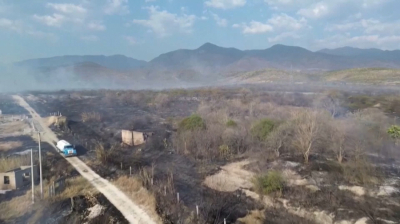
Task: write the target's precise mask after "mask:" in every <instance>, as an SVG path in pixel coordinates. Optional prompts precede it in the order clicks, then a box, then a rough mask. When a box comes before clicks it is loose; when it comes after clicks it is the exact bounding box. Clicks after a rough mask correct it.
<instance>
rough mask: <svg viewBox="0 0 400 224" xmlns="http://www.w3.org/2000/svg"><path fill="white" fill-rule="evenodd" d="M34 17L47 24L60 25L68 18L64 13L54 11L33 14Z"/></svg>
mask: <svg viewBox="0 0 400 224" xmlns="http://www.w3.org/2000/svg"><path fill="white" fill-rule="evenodd" d="M33 18H34V19H35V20H37V21H39V22H41V23H43V24H45V25H47V26H53V27H60V26H61V25H62V24H63V23H64V22H65V21H66V20H67V18H66V17H65V16H64V15H61V14H57V13H54V14H53V15H44V16H39V15H36V14H35V15H33Z"/></svg>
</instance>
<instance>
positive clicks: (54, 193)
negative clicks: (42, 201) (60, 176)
mask: <svg viewBox="0 0 400 224" xmlns="http://www.w3.org/2000/svg"><path fill="white" fill-rule="evenodd" d="M54 195H56V184H55V183H54V181H53V196H54Z"/></svg>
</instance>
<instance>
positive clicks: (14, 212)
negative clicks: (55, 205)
mask: <svg viewBox="0 0 400 224" xmlns="http://www.w3.org/2000/svg"><path fill="white" fill-rule="evenodd" d="M49 186H50V183H47V182H46V181H45V182H44V187H43V191H44V192H43V194H44V199H43V200H39V198H40V189H39V188H38V187H36V188H35V198H36V199H37V201H36V202H35V204H34V205H32V191H31V190H28V191H27V192H26V194H24V195H22V196H18V197H14V198H13V199H11V200H10V201H4V202H1V203H0V220H4V221H6V222H7V221H12V220H15V219H16V218H19V217H22V216H23V215H26V214H29V213H31V212H32V215H31V216H30V219H29V220H27V223H37V220H39V219H40V217H41V216H42V215H43V212H45V210H44V208H45V206H46V205H47V204H48V202H51V201H53V202H54V201H62V200H64V199H68V198H71V197H74V196H78V195H92V194H94V193H96V192H97V191H96V190H95V189H94V188H93V187H92V186H91V184H90V183H89V182H88V181H87V180H86V179H84V178H83V177H81V176H78V177H74V178H69V179H67V180H66V188H65V190H64V191H62V192H60V194H58V195H56V196H55V197H52V198H49V193H48V189H49Z"/></svg>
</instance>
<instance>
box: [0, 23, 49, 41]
mask: <svg viewBox="0 0 400 224" xmlns="http://www.w3.org/2000/svg"><path fill="white" fill-rule="evenodd" d="M1 28H4V29H8V30H11V31H14V32H17V33H19V34H23V35H25V34H27V35H29V36H33V37H36V38H47V39H49V40H50V41H56V40H57V36H56V35H54V34H53V33H46V32H42V31H39V30H37V29H34V28H32V27H30V26H27V25H25V24H24V23H23V22H21V21H19V20H10V19H5V18H0V29H1Z"/></svg>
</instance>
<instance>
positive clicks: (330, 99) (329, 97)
mask: <svg viewBox="0 0 400 224" xmlns="http://www.w3.org/2000/svg"><path fill="white" fill-rule="evenodd" d="M314 106H315V107H316V108H321V109H324V110H326V111H328V112H329V113H330V114H331V116H332V117H336V116H337V115H338V113H339V112H340V111H341V110H342V107H341V106H340V100H339V98H338V96H337V94H336V93H335V92H328V93H326V94H324V95H322V96H321V97H319V98H317V99H316V101H315V102H314Z"/></svg>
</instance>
